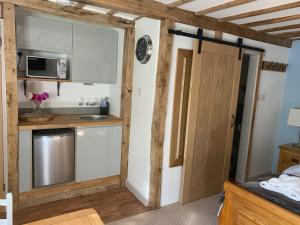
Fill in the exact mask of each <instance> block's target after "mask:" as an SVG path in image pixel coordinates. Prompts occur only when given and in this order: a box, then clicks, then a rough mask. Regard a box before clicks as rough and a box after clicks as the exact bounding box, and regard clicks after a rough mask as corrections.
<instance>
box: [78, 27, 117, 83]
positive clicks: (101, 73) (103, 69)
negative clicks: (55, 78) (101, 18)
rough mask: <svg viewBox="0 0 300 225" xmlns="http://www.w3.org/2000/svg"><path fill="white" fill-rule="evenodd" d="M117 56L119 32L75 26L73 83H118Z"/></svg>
mask: <svg viewBox="0 0 300 225" xmlns="http://www.w3.org/2000/svg"><path fill="white" fill-rule="evenodd" d="M117 55H118V33H117V31H115V30H112V29H105V28H99V27H94V26H88V25H80V24H73V57H72V80H73V81H79V82H87V83H107V84H111V83H116V80H117Z"/></svg>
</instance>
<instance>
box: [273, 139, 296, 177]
mask: <svg viewBox="0 0 300 225" xmlns="http://www.w3.org/2000/svg"><path fill="white" fill-rule="evenodd" d="M279 148H280V156H279V161H278V167H277V172H278V173H281V172H283V171H284V170H285V169H287V168H289V167H291V166H295V165H299V164H300V147H297V146H295V145H292V144H286V145H281V146H279Z"/></svg>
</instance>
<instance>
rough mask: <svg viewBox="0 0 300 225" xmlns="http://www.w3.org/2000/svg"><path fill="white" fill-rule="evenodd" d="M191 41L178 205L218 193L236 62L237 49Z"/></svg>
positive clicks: (226, 156) (226, 159)
mask: <svg viewBox="0 0 300 225" xmlns="http://www.w3.org/2000/svg"><path fill="white" fill-rule="evenodd" d="M198 43H199V42H198V41H195V48H194V53H193V66H192V76H191V86H190V96H189V106H188V116H187V128H186V129H187V130H186V144H185V154H184V164H183V178H182V195H181V202H182V203H187V202H190V201H193V200H197V199H201V198H203V197H207V196H210V195H213V194H216V193H218V192H221V190H222V186H223V182H224V181H225V180H227V178H228V174H229V166H230V165H229V164H230V157H231V147H232V138H233V131H234V119H235V111H236V106H237V97H238V88H239V79H240V72H241V71H240V70H241V60H239V59H238V55H239V49H238V48H235V47H230V46H227V45H221V44H215V43H211V42H205V41H203V42H202V47H201V53H200V54H198Z"/></svg>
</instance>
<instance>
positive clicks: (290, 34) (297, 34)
mask: <svg viewBox="0 0 300 225" xmlns="http://www.w3.org/2000/svg"><path fill="white" fill-rule="evenodd" d="M276 36H278V37H281V38H295V37H300V31H294V32H286V33H280V34H277V35H276Z"/></svg>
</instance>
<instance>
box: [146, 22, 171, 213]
mask: <svg viewBox="0 0 300 225" xmlns="http://www.w3.org/2000/svg"><path fill="white" fill-rule="evenodd" d="M173 27H174V22H173V21H171V20H162V22H161V27H160V39H159V53H158V58H159V61H158V65H157V75H156V87H155V100H154V109H153V119H152V129H151V152H150V187H149V189H150V194H149V204H150V207H152V208H153V209H157V208H159V207H160V198H161V181H162V164H163V144H164V136H165V120H166V114H167V101H168V90H169V78H170V63H171V56H172V44H173V35H170V34H169V33H168V29H169V28H173Z"/></svg>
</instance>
